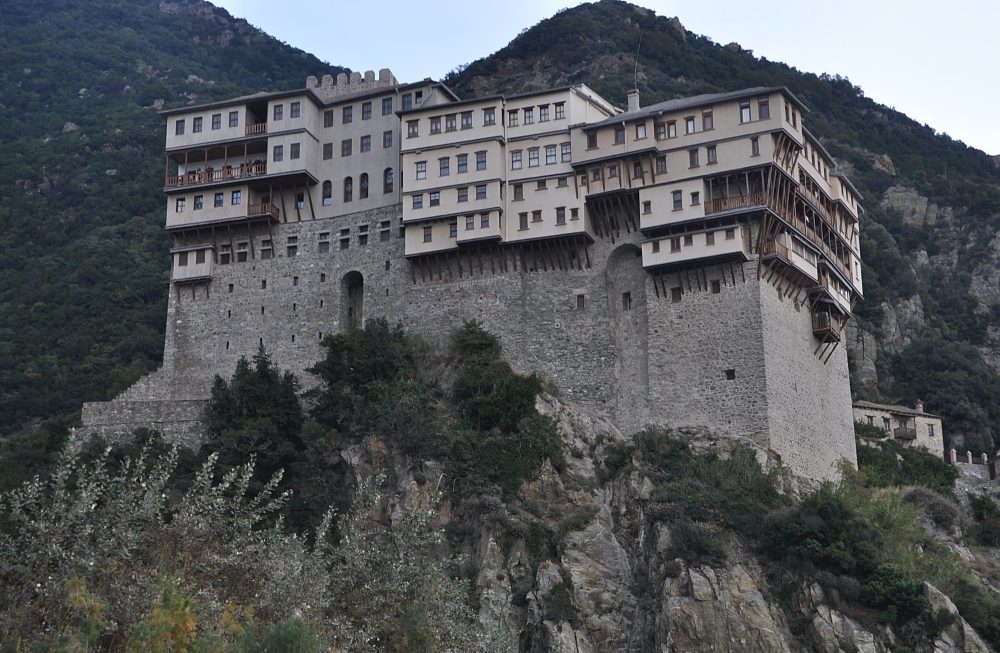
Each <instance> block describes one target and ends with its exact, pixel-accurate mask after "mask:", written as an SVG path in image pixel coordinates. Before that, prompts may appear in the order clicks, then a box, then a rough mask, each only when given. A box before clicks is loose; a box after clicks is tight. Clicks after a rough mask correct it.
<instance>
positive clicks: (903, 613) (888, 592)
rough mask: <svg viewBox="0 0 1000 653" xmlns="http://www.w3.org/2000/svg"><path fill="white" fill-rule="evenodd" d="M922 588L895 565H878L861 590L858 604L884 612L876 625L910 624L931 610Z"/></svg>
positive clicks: (921, 585)
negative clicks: (860, 602) (879, 623)
mask: <svg viewBox="0 0 1000 653" xmlns="http://www.w3.org/2000/svg"><path fill="white" fill-rule="evenodd" d="M922 588H923V583H922V582H920V581H919V580H914V579H913V578H912V577H910V575H909V574H908V573H906V572H905V571H903V570H902V569H900V568H899V567H897V566H896V565H893V564H881V565H879V566H878V567H877V568H876V569H875V572H874V573H873V574H872V575H871V576H870V577H869V578H868V580H867V582H865V583H864V584H863V585H862V586H861V601H862V602H863V603H864V604H865V605H869V606H871V607H873V608H879V609H880V610H882V611H883V612H882V614H881V616H880V617H879V621H882V622H886V623H893V622H904V621H909V620H910V619H912V618H914V617H916V616H917V615H918V614H920V612H921V611H922V610H925V609H927V608H929V607H930V603H929V602H928V601H927V599H926V598H924V595H923V593H922V591H921V590H922Z"/></svg>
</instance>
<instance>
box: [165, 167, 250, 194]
mask: <svg viewBox="0 0 1000 653" xmlns="http://www.w3.org/2000/svg"><path fill="white" fill-rule="evenodd" d="M266 174H267V163H266V162H264V161H258V162H255V163H244V164H241V165H238V166H226V167H224V168H219V169H215V170H213V169H212V168H207V169H206V170H204V171H202V170H196V171H193V172H186V173H184V174H181V175H168V176H167V179H166V183H165V184H164V186H166V187H167V188H180V187H182V186H198V185H201V184H210V183H215V182H220V181H229V180H233V179H245V178H247V177H258V176H260V175H266Z"/></svg>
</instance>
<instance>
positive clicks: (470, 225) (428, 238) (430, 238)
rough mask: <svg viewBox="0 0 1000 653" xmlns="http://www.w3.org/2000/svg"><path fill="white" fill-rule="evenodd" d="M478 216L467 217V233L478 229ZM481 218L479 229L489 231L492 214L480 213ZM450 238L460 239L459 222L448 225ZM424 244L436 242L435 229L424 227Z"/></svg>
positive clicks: (473, 214) (455, 221)
mask: <svg viewBox="0 0 1000 653" xmlns="http://www.w3.org/2000/svg"><path fill="white" fill-rule="evenodd" d="M476 217H477V216H476V214H475V213H472V214H469V215H467V216H465V229H466V231H473V230H475V228H476ZM478 217H479V228H480V229H489V228H490V214H489V213H488V212H487V213H480V214H479V215H478ZM448 237H449V238H458V220H452V221H451V222H449V223H448ZM424 242H425V243H430V242H434V227H433V226H428V227H424Z"/></svg>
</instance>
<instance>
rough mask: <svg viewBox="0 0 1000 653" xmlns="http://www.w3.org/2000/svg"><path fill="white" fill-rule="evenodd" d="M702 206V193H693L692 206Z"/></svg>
mask: <svg viewBox="0 0 1000 653" xmlns="http://www.w3.org/2000/svg"><path fill="white" fill-rule="evenodd" d="M699 204H701V193H699V192H698V191H694V192H693V193H691V206H698V205H699Z"/></svg>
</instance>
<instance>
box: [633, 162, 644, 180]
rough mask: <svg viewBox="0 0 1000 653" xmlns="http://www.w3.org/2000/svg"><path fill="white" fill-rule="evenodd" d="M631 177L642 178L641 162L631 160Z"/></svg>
mask: <svg viewBox="0 0 1000 653" xmlns="http://www.w3.org/2000/svg"><path fill="white" fill-rule="evenodd" d="M632 179H642V163H641V162H639V161H633V162H632Z"/></svg>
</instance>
